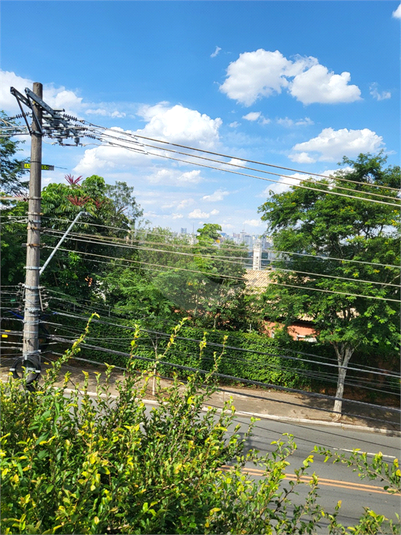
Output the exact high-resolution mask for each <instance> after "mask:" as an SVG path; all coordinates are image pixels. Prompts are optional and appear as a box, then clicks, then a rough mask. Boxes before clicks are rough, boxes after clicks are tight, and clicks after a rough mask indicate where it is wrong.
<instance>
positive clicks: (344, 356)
mask: <svg viewBox="0 0 401 535" xmlns="http://www.w3.org/2000/svg"><path fill="white" fill-rule="evenodd" d="M334 349H335V351H336V354H337V362H338V377H337V391H336V398H339V399H336V400H335V401H334V407H333V411H334V420H335V421H338V420H340V419H341V413H342V407H343V395H344V384H345V377H346V375H347V367H348V363H349V361H350V359H351V357H352V354H353V352H354V349H352V348H350V347H341V348H340V347H338V346H336V345H335V346H334Z"/></svg>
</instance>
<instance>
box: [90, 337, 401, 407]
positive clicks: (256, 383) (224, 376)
mask: <svg viewBox="0 0 401 535" xmlns="http://www.w3.org/2000/svg"><path fill="white" fill-rule="evenodd" d="M84 347H85V348H87V349H95V350H98V351H102V352H107V353H110V354H112V355H113V354H114V355H119V356H124V357H130V358H135V359H136V360H142V361H145V362H151V363H155V362H157V363H158V364H159V365H166V366H171V367H173V368H177V369H182V370H187V371H191V372H195V373H196V372H198V373H202V374H208V373H210V371H208V370H201V369H198V368H194V367H191V366H185V365H181V364H175V363H172V362H168V361H163V360H159V359H157V358H156V359H155V358H149V357H142V356H140V355H133V354H131V353H126V352H123V351H116V350H113V349H105V348H100V347H97V346H92V345H91V344H85V346H84ZM213 376H215V377H220V378H222V379H229V380H232V381H240V382H243V383H245V384H252V385H254V386H260V387H264V388H272V389H276V390H280V391H282V392H291V393H295V394H302V395H304V396H309V397H312V398H316V399H325V400H330V401H335V400H341V401H347V403H353V404H355V405H360V406H365V407H369V408H374V409H379V410H385V411H390V412H395V413H400V414H401V409H396V408H393V407H385V406H381V405H374V404H373V403H367V402H364V401H358V400H351V399H346V400H344V399H343V398H337V397H336V396H328V395H326V394H319V393H317V392H307V391H305V390H299V389H297V388H289V387H286V386H280V385H274V384H272V383H264V382H263V381H255V380H252V379H245V378H242V377H235V376H232V375H228V374H223V373H219V372H214V373H213ZM329 412H333V411H329Z"/></svg>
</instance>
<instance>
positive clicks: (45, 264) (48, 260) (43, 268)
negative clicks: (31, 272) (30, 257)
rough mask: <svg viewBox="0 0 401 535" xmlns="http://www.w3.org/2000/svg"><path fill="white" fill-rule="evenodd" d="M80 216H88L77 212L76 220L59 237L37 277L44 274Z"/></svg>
mask: <svg viewBox="0 0 401 535" xmlns="http://www.w3.org/2000/svg"><path fill="white" fill-rule="evenodd" d="M81 215H90V214H89V213H88V212H79V213H78V214H77V216H76V218H75V219H74V221H73V222H72V223H71V225H70V226H69V227H68V229H67V230H66V231H65V232H64V234H63V236H62V237H61V240H60V241H59V242H58V244H57V245H56V247H55V248H54V249H53V252H52V254H51V255H50V256H49V258H48V259H47V260H46V262H45V263H44V264H43V266H42V268H41V269H40V271H39V275H42V273H43V272H44V270H45V269H46V267H47V265H48V263H49V262H50V260H51V259H52V258H53V256H54V254H55V253H56V251H57V249H58V248H59V247H60V245H61V244H62V243H63V241H64V240H65V238H66V237H67V236H68V234H69V232H70V230H71V229H72V227H73V226H74V225H75V223H76V222H77V221H78V219H79V218H80V217H81Z"/></svg>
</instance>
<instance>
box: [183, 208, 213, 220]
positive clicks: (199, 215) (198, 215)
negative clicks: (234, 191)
mask: <svg viewBox="0 0 401 535" xmlns="http://www.w3.org/2000/svg"><path fill="white" fill-rule="evenodd" d="M218 213H219V211H218V210H212V211H211V212H202V210H200V209H199V208H196V209H195V210H194V211H193V212H191V213H190V214H188V217H189V219H209V217H210V216H211V215H217V214H218Z"/></svg>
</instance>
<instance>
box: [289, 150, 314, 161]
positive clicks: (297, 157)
mask: <svg viewBox="0 0 401 535" xmlns="http://www.w3.org/2000/svg"><path fill="white" fill-rule="evenodd" d="M290 158H291V160H292V161H293V162H297V163H314V162H315V161H316V160H314V159H313V158H311V157H310V156H309V155H308V153H307V152H300V153H299V154H293V155H292V156H290Z"/></svg>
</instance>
